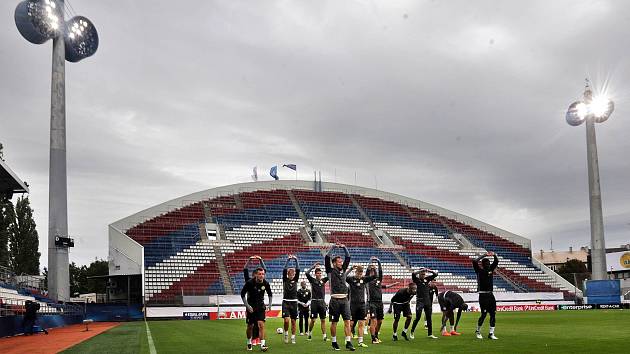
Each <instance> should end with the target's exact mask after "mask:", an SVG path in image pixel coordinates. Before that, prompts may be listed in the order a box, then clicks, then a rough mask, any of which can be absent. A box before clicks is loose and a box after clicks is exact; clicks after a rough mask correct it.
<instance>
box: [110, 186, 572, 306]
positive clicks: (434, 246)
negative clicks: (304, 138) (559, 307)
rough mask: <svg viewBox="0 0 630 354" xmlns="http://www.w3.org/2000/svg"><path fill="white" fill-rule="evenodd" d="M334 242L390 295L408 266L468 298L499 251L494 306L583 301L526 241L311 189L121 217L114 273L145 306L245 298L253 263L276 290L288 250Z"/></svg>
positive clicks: (236, 189) (411, 205) (233, 195)
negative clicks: (378, 273)
mask: <svg viewBox="0 0 630 354" xmlns="http://www.w3.org/2000/svg"><path fill="white" fill-rule="evenodd" d="M337 242H338V243H343V244H345V245H346V246H347V247H348V249H349V251H350V254H351V256H352V264H362V265H367V263H368V262H370V257H372V256H376V257H378V258H379V259H380V260H381V261H382V263H383V268H384V275H385V277H384V283H385V284H387V283H396V282H399V285H398V286H394V287H392V288H389V289H387V290H386V292H387V293H389V294H391V293H394V292H396V290H398V289H399V288H400V287H401V286H403V284H404V282H405V281H406V280H408V279H409V277H410V273H411V272H412V269H417V268H419V267H429V268H432V269H437V270H439V271H440V276H439V277H438V279H437V285H438V286H439V287H440V288H442V289H445V290H456V291H458V292H462V293H464V294H467V293H469V294H470V295H472V293H473V292H475V291H476V276H475V273H474V271H473V269H472V267H471V260H472V259H474V258H476V257H477V256H478V255H480V254H482V253H486V252H488V251H492V252H495V253H497V254H498V255H499V258H500V263H499V268H498V272H497V274H496V276H495V279H494V286H495V291H496V293H497V299H498V300H499V301H501V299H510V300H523V301H526V300H529V301H531V300H533V299H551V300H558V301H563V300H564V301H567V300H573V299H574V298H575V296H576V293H575V291H577V292H578V294H577V296H581V294H580V293H579V290H574V287H573V286H572V285H570V284H569V283H568V282H566V281H565V280H564V279H563V278H561V277H559V276H558V275H557V274H556V273H554V272H553V271H551V270H550V269H548V268H547V267H545V266H544V265H542V264H541V263H540V262H538V261H537V260H535V259H534V258H532V252H531V242H530V240H528V239H526V238H524V237H521V236H518V235H515V234H513V233H510V232H508V231H505V230H502V229H499V228H497V227H494V226H491V225H488V224H485V223H483V222H481V221H478V220H475V219H473V218H470V217H467V216H465V215H461V214H458V213H455V212H452V211H449V210H447V209H444V208H441V207H438V206H435V205H432V204H428V203H425V202H422V201H419V200H415V199H412V198H407V197H404V196H401V195H396V194H392V193H387V192H383V191H379V190H374V189H369V188H363V187H359V186H352V185H345V184H337V183H326V182H324V183H322V182H308V181H270V182H251V183H242V184H235V185H230V186H225V187H219V188H214V189H209V190H206V191H202V192H198V193H194V194H190V195H187V196H184V197H181V198H178V199H174V200H171V201H168V202H166V203H163V204H160V205H157V206H154V207H151V208H149V209H146V210H144V211H141V212H139V213H137V214H134V215H131V216H129V217H127V218H124V219H122V220H119V221H116V222H114V223H112V224H111V225H109V268H110V269H109V271H110V276H112V277H113V276H117V277H120V276H138V275H140V276H141V277H142V282H141V286H142V289H140V291H141V292H142V297H143V300H144V302H145V303H146V304H147V305H148V306H160V305H168V306H173V305H201V304H212V303H214V301H215V300H213V299H214V298H219V297H222V296H225V297H227V298H229V297H230V295H234V294H238V293H239V292H240V289H241V287H242V286H243V284H244V279H243V275H242V274H243V273H242V269H243V266H244V264H245V263H246V262H247V260H248V258H249V257H250V256H252V255H260V256H261V257H262V258H264V260H265V262H266V265H267V270H268V272H267V279H269V281H270V283H271V285H272V291H273V292H274V293H276V294H281V292H282V280H281V274H282V268H283V265H284V262H285V260H286V256H287V255H288V254H295V255H296V256H297V257H298V258H299V260H300V263H301V265H302V268H303V269H306V268H308V267H310V266H311V265H313V264H314V263H315V262H322V261H323V255H324V253H325V252H326V250H327V249H328V248H329V247H330V245H331V244H332V243H337ZM300 277H301V278H304V273H302V274H301V276H300ZM390 296H391V295H390ZM232 298H234V297H233V296H232ZM277 298H278V299H279V298H281V296H278V297H277ZM204 299H205V300H204ZM236 299H238V297H236ZM471 299H472V297H471ZM239 300H240V299H238V300H235V301H234V303H239V302H240V301H239Z"/></svg>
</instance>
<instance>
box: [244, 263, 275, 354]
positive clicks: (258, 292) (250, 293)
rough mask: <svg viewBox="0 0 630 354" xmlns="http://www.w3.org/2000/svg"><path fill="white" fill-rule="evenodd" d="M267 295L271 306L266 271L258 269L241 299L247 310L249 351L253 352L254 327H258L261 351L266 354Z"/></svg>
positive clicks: (271, 298) (271, 300)
mask: <svg viewBox="0 0 630 354" xmlns="http://www.w3.org/2000/svg"><path fill="white" fill-rule="evenodd" d="M265 293H267V296H268V297H269V305H268V307H269V308H271V304H272V303H273V295H272V294H271V286H270V285H269V282H267V281H266V280H265V270H264V269H263V268H257V269H256V276H255V277H254V278H253V279H250V280H249V281H247V282H246V283H245V285H244V286H243V289H241V299H242V300H243V304H244V305H245V308H246V309H247V331H246V334H247V350H252V331H253V328H254V326H256V325H257V326H258V331H259V337H260V350H262V351H263V352H266V351H267V349H269V348H268V347H267V344H266V343H265V311H266V309H267V307H265Z"/></svg>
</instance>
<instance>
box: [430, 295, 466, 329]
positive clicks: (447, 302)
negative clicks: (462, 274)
mask: <svg viewBox="0 0 630 354" xmlns="http://www.w3.org/2000/svg"><path fill="white" fill-rule="evenodd" d="M437 298H438V303H439V304H440V309H441V310H442V328H440V332H442V335H443V336H451V335H453V336H459V335H460V334H461V333H459V332H457V325H458V324H459V319H460V318H461V317H462V311H466V310H467V309H468V305H467V304H466V303H465V302H464V299H462V297H461V296H460V295H459V294H458V293H454V292H452V291H448V290H447V291H445V292H442V293H440V294H439V295H438V297H437ZM455 309H457V321H455V314H454V313H453V311H454V310H455ZM447 319H448V320H449V322H450V323H451V330H450V331H448V330H446V320H447ZM453 322H455V324H453Z"/></svg>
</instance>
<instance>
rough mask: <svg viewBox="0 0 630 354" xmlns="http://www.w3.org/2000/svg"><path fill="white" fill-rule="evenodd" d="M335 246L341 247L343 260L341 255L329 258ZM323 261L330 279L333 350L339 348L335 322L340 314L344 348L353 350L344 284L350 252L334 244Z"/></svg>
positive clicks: (342, 246)
mask: <svg viewBox="0 0 630 354" xmlns="http://www.w3.org/2000/svg"><path fill="white" fill-rule="evenodd" d="M335 248H341V249H343V252H344V254H345V256H344V258H343V260H342V259H341V256H335V257H334V258H333V259H332V260H331V258H330V255H331V253H332V251H333V250H334V249H335ZM324 263H325V264H324V265H325V266H326V274H328V279H330V304H329V314H330V336H331V337H332V347H333V349H334V350H339V344H337V322H339V317H340V316H341V317H342V318H343V330H344V334H345V335H346V349H348V350H350V351H354V346H353V345H352V340H351V339H352V337H351V335H350V302H349V301H348V285H347V284H346V277H347V276H348V273H349V272H350V271H349V270H348V265H349V264H350V252H348V249H347V248H346V246H344V245H340V244H335V246H334V247H333V248H331V249H330V251H328V254H326V257H325V258H324Z"/></svg>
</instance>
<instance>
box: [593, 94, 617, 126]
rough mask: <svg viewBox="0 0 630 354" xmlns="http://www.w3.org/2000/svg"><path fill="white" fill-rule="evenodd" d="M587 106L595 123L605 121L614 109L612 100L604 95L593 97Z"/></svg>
mask: <svg viewBox="0 0 630 354" xmlns="http://www.w3.org/2000/svg"><path fill="white" fill-rule="evenodd" d="M589 106H590V111H591V113H592V114H593V116H594V117H595V122H597V123H603V122H605V121H606V120H607V119H608V118H609V117H610V115H611V114H612V112H613V111H614V110H615V104H614V103H613V101H612V100H610V99H609V98H607V97H605V96H596V97H593V101H592V102H591V104H590V105H589Z"/></svg>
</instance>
